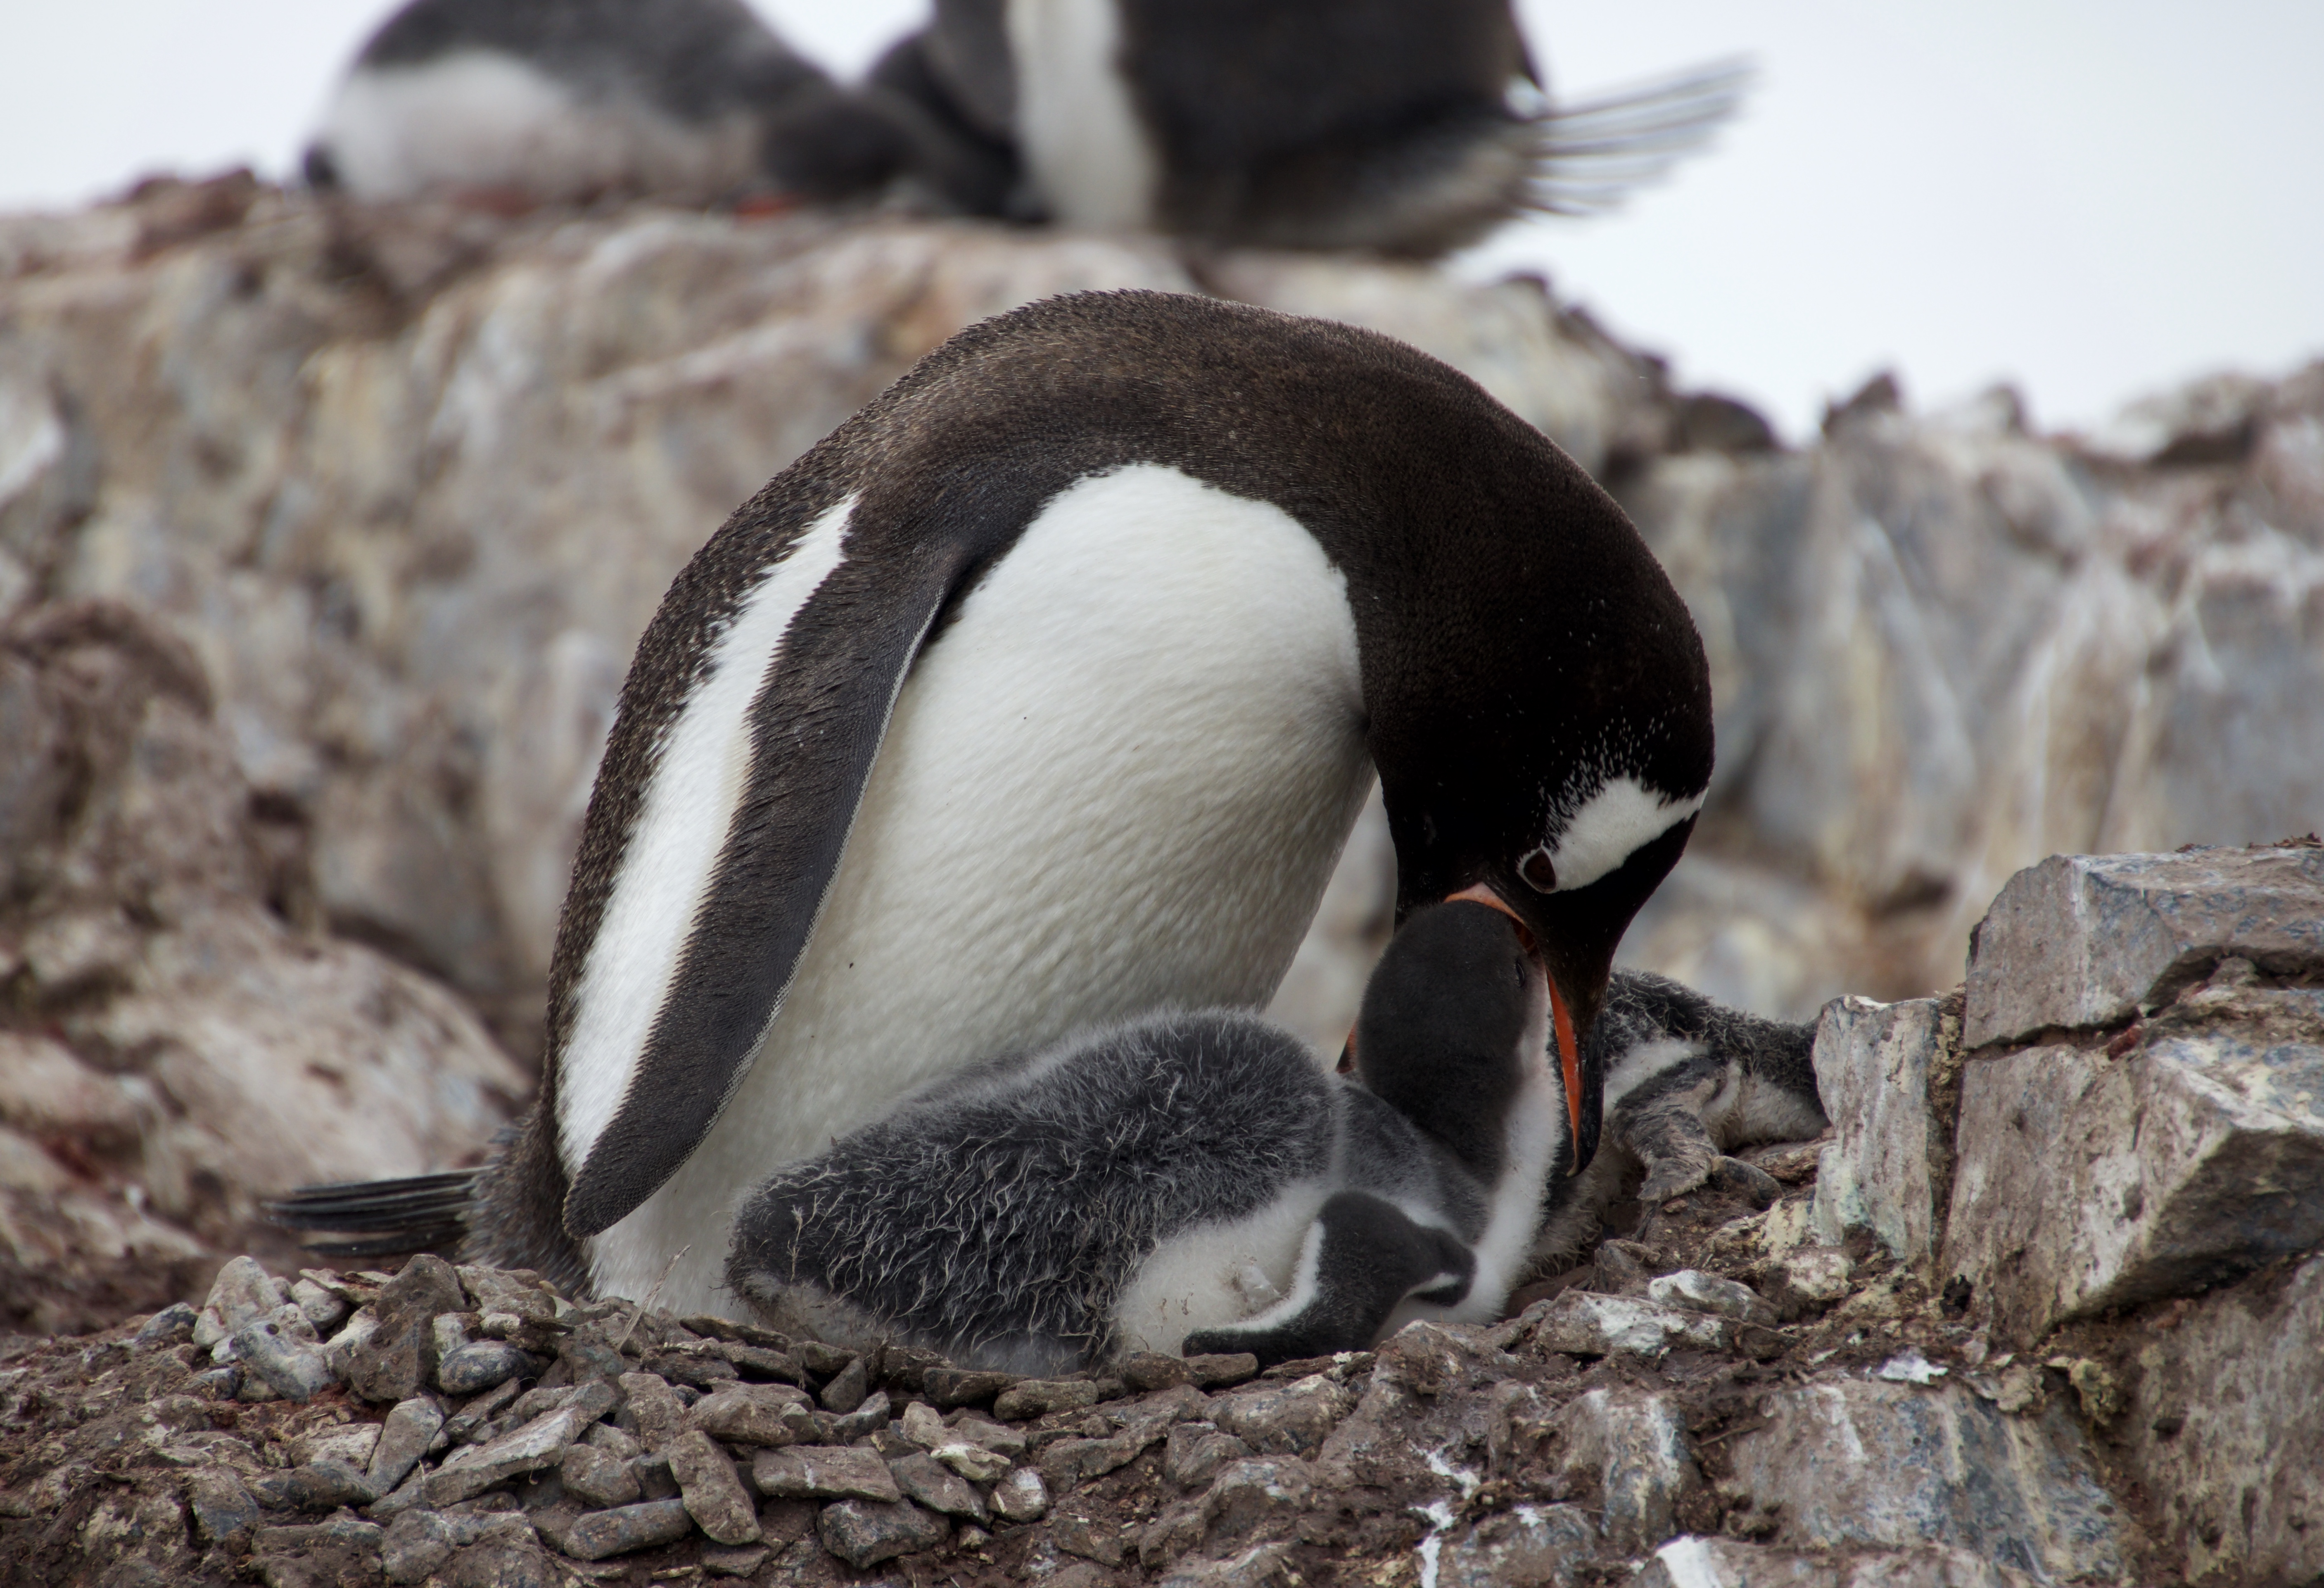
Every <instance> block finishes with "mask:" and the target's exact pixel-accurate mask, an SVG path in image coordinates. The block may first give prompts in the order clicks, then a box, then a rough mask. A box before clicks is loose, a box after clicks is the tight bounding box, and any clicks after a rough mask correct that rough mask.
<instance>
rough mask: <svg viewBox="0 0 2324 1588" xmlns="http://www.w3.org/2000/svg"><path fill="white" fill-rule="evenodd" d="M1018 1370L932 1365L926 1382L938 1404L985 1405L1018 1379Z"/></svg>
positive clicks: (940, 1405) (930, 1394)
mask: <svg viewBox="0 0 2324 1588" xmlns="http://www.w3.org/2000/svg"><path fill="white" fill-rule="evenodd" d="M1017 1380H1018V1375H1017V1374H1015V1373H991V1372H981V1371H968V1370H966V1369H962V1368H930V1369H929V1370H928V1371H927V1377H926V1378H925V1379H924V1380H923V1382H924V1384H925V1385H926V1388H927V1397H928V1399H930V1400H932V1401H934V1402H935V1403H936V1405H937V1406H939V1407H942V1408H951V1407H955V1406H982V1405H984V1404H985V1403H986V1402H988V1401H990V1400H991V1399H992V1398H993V1397H994V1396H996V1395H999V1394H1000V1393H1001V1391H1002V1390H1006V1389H1008V1388H1009V1386H1010V1385H1011V1384H1014V1383H1016V1382H1017Z"/></svg>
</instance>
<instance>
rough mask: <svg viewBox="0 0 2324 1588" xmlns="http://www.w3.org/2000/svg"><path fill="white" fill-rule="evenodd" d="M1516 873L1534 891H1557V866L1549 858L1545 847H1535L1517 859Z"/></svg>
mask: <svg viewBox="0 0 2324 1588" xmlns="http://www.w3.org/2000/svg"><path fill="white" fill-rule="evenodd" d="M1517 875H1519V876H1521V877H1523V878H1524V879H1525V880H1526V886H1527V887H1528V888H1531V889H1532V890H1533V891H1535V892H1536V893H1554V892H1556V891H1557V867H1556V865H1555V864H1554V863H1553V862H1552V861H1551V860H1550V858H1549V851H1548V850H1546V849H1536V850H1535V851H1534V852H1533V853H1532V854H1528V855H1526V857H1525V858H1524V859H1523V860H1521V861H1519V862H1518V863H1517Z"/></svg>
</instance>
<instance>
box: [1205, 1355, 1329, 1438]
mask: <svg viewBox="0 0 2324 1588" xmlns="http://www.w3.org/2000/svg"><path fill="white" fill-rule="evenodd" d="M1355 1405H1356V1397H1355V1394H1354V1392H1353V1391H1352V1390H1349V1389H1348V1387H1347V1386H1346V1385H1344V1384H1339V1383H1334V1382H1333V1380H1331V1379H1330V1378H1328V1377H1326V1376H1324V1375H1323V1374H1321V1373H1317V1374H1314V1375H1313V1376H1311V1377H1309V1378H1305V1379H1300V1380H1295V1381H1294V1382H1292V1383H1290V1384H1288V1385H1286V1386H1285V1387H1283V1388H1282V1389H1272V1388H1267V1389H1258V1390H1242V1391H1240V1392H1239V1393H1237V1394H1233V1395H1229V1396H1223V1397H1222V1398H1221V1399H1220V1400H1219V1402H1218V1404H1217V1405H1216V1406H1215V1407H1214V1408H1213V1409H1212V1421H1213V1422H1214V1423H1216V1424H1217V1425H1218V1426H1219V1427H1220V1428H1222V1429H1223V1430H1224V1431H1225V1432H1227V1433H1230V1434H1232V1435H1233V1436H1235V1437H1237V1438H1239V1439H1240V1440H1241V1441H1242V1442H1243V1443H1244V1444H1246V1445H1250V1447H1251V1448H1252V1449H1253V1450H1255V1451H1257V1452H1259V1454H1262V1455H1313V1454H1315V1452H1316V1451H1318V1450H1320V1449H1322V1448H1323V1441H1324V1439H1325V1438H1326V1437H1328V1436H1330V1434H1331V1432H1332V1430H1333V1427H1335V1426H1338V1424H1339V1421H1340V1419H1341V1418H1342V1417H1346V1416H1347V1415H1348V1413H1350V1412H1351V1411H1353V1410H1354V1409H1355Z"/></svg>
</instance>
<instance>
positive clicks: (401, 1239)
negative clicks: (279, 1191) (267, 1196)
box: [259, 1169, 478, 1257]
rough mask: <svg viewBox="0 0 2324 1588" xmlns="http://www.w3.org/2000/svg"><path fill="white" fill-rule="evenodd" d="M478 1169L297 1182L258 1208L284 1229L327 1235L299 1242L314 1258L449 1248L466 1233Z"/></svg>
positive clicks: (461, 1239) (444, 1249) (267, 1218)
mask: <svg viewBox="0 0 2324 1588" xmlns="http://www.w3.org/2000/svg"><path fill="white" fill-rule="evenodd" d="M477 1174H478V1171H477V1170H475V1169H454V1170H451V1171H449V1172H448V1173H445V1174H439V1175H415V1176H413V1177H411V1178H410V1179H406V1180H350V1181H346V1182H343V1183H340V1184H337V1185H330V1186H300V1187H299V1189H297V1190H296V1191H293V1192H291V1194H290V1195H288V1196H281V1197H277V1198H275V1199H274V1200H272V1201H271V1202H263V1203H261V1204H260V1205H259V1211H260V1213H261V1214H263V1215H264V1216H265V1218H266V1221H267V1222H268V1223H272V1224H276V1225H279V1226H281V1228H283V1229H286V1230H310V1231H318V1232H322V1233H326V1234H327V1236H329V1237H330V1238H328V1239H326V1240H321V1241H309V1242H304V1243H303V1244H304V1245H305V1248H306V1250H307V1251H311V1252H314V1253H315V1254H316V1255H317V1256H318V1257H385V1256H389V1255H391V1254H392V1253H396V1252H403V1251H457V1249H458V1248H459V1247H460V1246H461V1244H462V1243H463V1242H466V1239H467V1236H468V1210H469V1208H470V1207H471V1206H472V1205H474V1202H475V1186H476V1177H477ZM344 1237H355V1239H346V1238H344Z"/></svg>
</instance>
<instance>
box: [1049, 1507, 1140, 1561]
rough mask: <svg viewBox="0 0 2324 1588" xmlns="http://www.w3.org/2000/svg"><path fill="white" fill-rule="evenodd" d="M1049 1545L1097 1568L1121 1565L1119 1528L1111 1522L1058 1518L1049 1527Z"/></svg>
mask: <svg viewBox="0 0 2324 1588" xmlns="http://www.w3.org/2000/svg"><path fill="white" fill-rule="evenodd" d="M1049 1541H1050V1542H1051V1543H1053V1544H1055V1545H1056V1546H1057V1547H1058V1548H1059V1549H1061V1550H1063V1551H1064V1552H1065V1554H1067V1555H1077V1556H1081V1557H1082V1558H1083V1559H1084V1560H1093V1561H1095V1562H1097V1563H1098V1564H1099V1565H1106V1566H1118V1565H1120V1564H1121V1557H1122V1544H1121V1527H1120V1523H1118V1522H1116V1521H1114V1520H1113V1519H1111V1518H1099V1517H1085V1516H1061V1517H1058V1518H1056V1519H1054V1520H1053V1521H1051V1522H1050V1524H1049Z"/></svg>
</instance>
